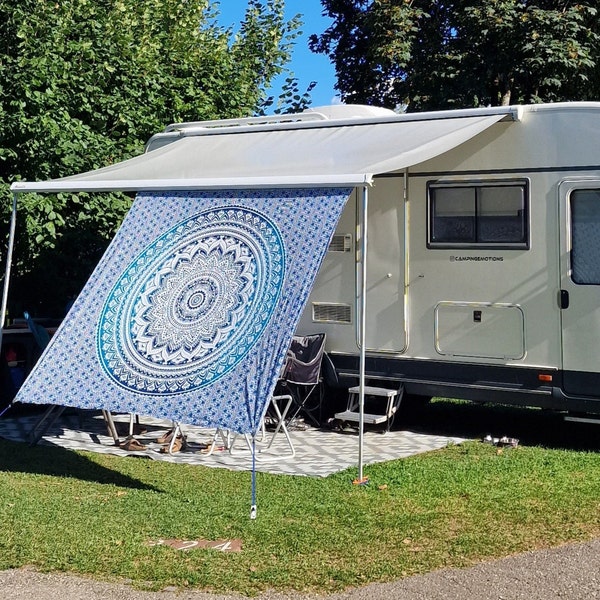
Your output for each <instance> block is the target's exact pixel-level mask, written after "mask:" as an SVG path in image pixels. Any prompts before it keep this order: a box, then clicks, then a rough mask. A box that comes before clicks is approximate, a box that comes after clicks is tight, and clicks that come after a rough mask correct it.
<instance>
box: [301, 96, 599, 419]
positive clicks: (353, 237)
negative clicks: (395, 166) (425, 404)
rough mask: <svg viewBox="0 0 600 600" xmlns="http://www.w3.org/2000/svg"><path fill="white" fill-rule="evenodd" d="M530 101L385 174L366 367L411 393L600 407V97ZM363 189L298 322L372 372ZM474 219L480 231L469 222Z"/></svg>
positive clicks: (348, 361) (373, 224) (347, 361)
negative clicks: (510, 115) (362, 265)
mask: <svg viewBox="0 0 600 600" xmlns="http://www.w3.org/2000/svg"><path fill="white" fill-rule="evenodd" d="M454 114H455V112H454V111H449V112H446V113H433V118H449V119H451V118H453V115H454ZM518 114H519V120H516V121H506V120H503V121H500V122H498V123H496V124H494V125H492V126H491V127H489V128H488V129H486V130H485V131H484V132H483V133H480V134H479V135H476V136H475V137H473V138H472V139H470V140H468V141H467V142H465V143H463V144H461V145H459V146H458V147H456V148H454V149H452V150H450V151H448V152H446V153H444V154H441V155H439V156H437V157H435V158H433V159H430V160H427V161H425V162H421V163H420V164H415V165H413V166H411V167H410V168H407V169H405V170H402V171H400V172H390V173H380V174H378V175H376V176H375V179H374V183H373V186H372V187H371V188H370V189H369V192H368V194H369V204H368V206H369V212H368V219H367V223H368V236H367V239H368V252H367V286H366V298H367V300H366V307H365V308H366V315H367V327H366V330H367V334H366V352H367V362H366V373H367V377H369V378H372V379H374V380H389V381H392V382H393V381H397V382H402V383H404V386H405V391H406V392H408V393H412V394H420V395H425V396H434V395H435V396H440V395H443V396H448V397H456V398H466V399H472V400H481V401H499V402H510V403H518V404H519V403H520V404H524V405H535V406H544V407H551V408H556V409H561V410H569V411H578V412H586V413H600V103H560V104H548V105H532V106H523V107H518ZM355 151H356V152H357V153H360V151H361V149H360V147H357V148H356V150H355ZM359 193H360V191H359V190H358V189H357V190H355V192H354V193H353V195H352V197H351V198H350V200H349V202H348V205H347V207H346V210H345V212H344V213H343V215H342V218H341V220H340V222H339V225H338V228H337V231H336V234H335V236H334V238H333V240H332V245H331V247H330V251H329V252H328V253H327V256H326V258H325V260H324V263H323V265H322V267H321V271H320V273H319V276H318V278H317V281H316V283H315V286H314V289H313V292H312V294H311V296H310V298H309V302H308V305H307V307H306V310H305V312H304V315H303V317H302V319H301V322H300V325H299V328H298V331H299V333H301V334H308V333H315V332H325V333H326V334H327V350H328V353H329V355H330V356H331V358H332V360H333V363H334V365H335V367H336V370H337V372H338V373H339V374H340V375H346V376H357V375H358V355H359V351H360V343H359V342H360V341H359V336H358V324H357V316H358V315H359V314H360V306H359V299H360V297H361V290H360V277H359V273H358V265H359V260H360V256H359V249H360V239H359V236H360V231H361V227H360V226H361V223H360V218H359V210H358V205H359V202H358V198H359ZM438 198H439V200H438ZM472 198H476V200H475V201H474V202H475V204H474V205H475V206H476V207H477V208H476V209H475V210H476V213H477V214H473V212H472V206H473V203H472V201H471V199H472ZM519 198H521V200H519ZM519 202H521V204H520V205H519ZM505 205H506V206H505ZM519 206H520V208H518V207H519ZM482 207H483V208H482ZM507 207H508V208H507ZM514 207H517V210H513V208H514ZM480 210H481V212H478V211H480ZM484 210H485V213H484ZM574 210H576V211H577V215H576V217H574V212H573V211H574ZM473 219H475V221H476V223H477V224H476V227H477V228H479V230H480V232H478V233H477V235H478V236H479V235H480V234H481V238H479V237H477V239H475V238H473V237H468V236H470V235H472V224H473V222H474V221H473ZM467 221H468V223H469V225H468V227H467V229H468V232H467V237H465V238H464V239H463V238H462V236H463V235H464V231H463V230H462V229H461V225H460V223H461V222H463V223H464V222H467ZM448 223H450V225H448ZM469 228H471V229H469ZM494 228H496V231H492V230H493V229H494ZM519 228H521V229H520V230H519ZM445 229H450V230H451V231H450V233H447V232H446V231H445ZM463 229H464V228H463ZM439 231H441V232H442V233H441V234H440V238H439V239H438V238H437V237H436V235H437V234H438V232H439ZM481 232H483V233H481ZM515 232H516V233H515ZM494 236H496V237H494ZM440 240H441V242H440ZM498 240H499V241H498ZM574 244H575V245H576V250H577V264H575V265H574V264H573V260H572V258H573V246H574Z"/></svg>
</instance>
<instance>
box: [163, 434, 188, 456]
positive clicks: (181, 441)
mask: <svg viewBox="0 0 600 600" xmlns="http://www.w3.org/2000/svg"><path fill="white" fill-rule="evenodd" d="M170 446H171V444H170V443H169V444H166V445H164V446H162V447H161V449H160V451H161V452H162V453H163V454H167V453H168V452H169V447H170ZM186 448H187V442H186V441H185V438H184V437H182V436H180V435H178V436H177V438H176V439H175V442H173V447H172V448H171V453H173V452H179V451H180V450H185V449H186Z"/></svg>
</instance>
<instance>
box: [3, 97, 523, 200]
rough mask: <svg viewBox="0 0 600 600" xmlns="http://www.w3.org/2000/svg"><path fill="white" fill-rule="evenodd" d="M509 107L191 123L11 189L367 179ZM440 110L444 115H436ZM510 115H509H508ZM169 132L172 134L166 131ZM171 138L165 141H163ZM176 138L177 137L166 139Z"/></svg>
mask: <svg viewBox="0 0 600 600" xmlns="http://www.w3.org/2000/svg"><path fill="white" fill-rule="evenodd" d="M513 112H514V111H512V109H510V108H509V107H502V108H498V109H492V110H491V109H487V110H486V109H477V110H469V111H448V112H447V115H449V116H448V117H446V116H445V115H444V113H439V112H438V113H432V114H434V115H435V117H427V116H426V115H423V116H419V117H418V118H415V115H392V116H390V117H387V116H386V117H377V118H367V119H364V118H363V119H344V120H331V121H320V122H310V123H300V124H295V123H289V124H287V123H285V122H283V123H279V124H277V125H271V126H266V127H261V126H242V127H215V128H207V127H201V126H199V127H196V128H189V129H182V130H181V131H175V132H170V133H168V134H159V136H158V137H160V135H163V136H165V140H164V141H169V142H170V143H168V144H166V145H163V146H162V147H160V148H158V149H156V150H151V151H149V152H146V153H145V154H143V155H141V156H138V157H135V158H132V159H130V160H126V161H124V162H120V163H117V164H115V165H112V166H109V167H105V168H102V169H98V170H95V171H89V172H87V173H81V174H79V175H74V176H71V177H64V178H61V179H55V180H50V181H42V182H16V183H14V184H13V185H12V186H11V189H12V191H13V192H59V191H110V190H122V191H156V190H192V189H211V188H228V189H236V188H261V187H270V188H273V187H302V186H307V185H318V186H340V185H353V186H354V185H360V184H364V183H369V182H370V181H371V179H372V178H373V176H374V175H377V174H381V173H389V172H392V171H398V170H400V169H404V168H406V167H409V166H411V165H415V164H418V163H420V162H423V161H425V160H428V159H430V158H433V157H435V156H437V155H439V154H443V153H444V152H447V151H448V150H451V149H452V148H455V147H456V146H458V145H459V144H462V143H463V142H466V141H467V140H469V139H471V138H472V137H474V136H476V135H477V134H479V133H481V132H482V131H484V130H486V129H487V128H489V127H490V126H492V125H493V124H494V123H497V122H498V121H500V120H502V119H506V118H509V119H511V120H512V118H514V114H513ZM441 115H444V116H441ZM511 117H512V118H511ZM169 136H170V137H169ZM167 137H169V139H166V138H167ZM173 138H175V141H171V140H172V139H173Z"/></svg>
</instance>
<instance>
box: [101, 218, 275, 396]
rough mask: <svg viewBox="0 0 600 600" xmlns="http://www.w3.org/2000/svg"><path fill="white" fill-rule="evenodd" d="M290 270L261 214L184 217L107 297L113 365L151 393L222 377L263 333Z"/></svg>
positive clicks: (104, 316)
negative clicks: (287, 269) (287, 270)
mask: <svg viewBox="0 0 600 600" xmlns="http://www.w3.org/2000/svg"><path fill="white" fill-rule="evenodd" d="M284 270H285V252H284V246H283V242H282V238H281V235H280V233H279V231H278V229H277V227H276V226H275V225H274V224H273V222H272V221H271V220H269V219H268V218H267V217H266V216H264V215H262V214H260V213H259V212H257V211H254V210H252V209H249V208H242V207H228V208H226V209H218V210H207V211H204V212H202V213H200V214H198V215H195V216H193V217H192V218H189V219H187V220H185V221H183V222H181V223H179V224H178V225H176V226H175V227H173V228H172V229H170V230H169V231H167V232H166V233H165V234H164V235H162V236H160V237H159V238H158V239H156V240H155V241H154V242H153V243H152V244H150V245H149V246H148V247H147V248H146V249H145V250H143V251H142V253H141V254H139V255H138V256H137V258H135V259H134V260H133V262H132V263H131V264H130V265H129V266H128V267H127V268H126V269H125V271H124V272H123V274H122V275H121V277H120V278H119V279H118V281H117V282H116V284H115V285H114V287H113V289H112V290H111V291H110V293H109V294H108V297H107V299H106V302H105V303H104V307H103V309H102V312H101V316H100V320H99V325H98V329H97V340H96V342H97V350H98V356H99V358H100V362H101V364H102V367H103V369H104V371H105V372H106V373H107V374H108V375H109V376H110V377H111V378H112V379H113V380H114V381H115V382H116V383H117V384H118V385H119V386H121V387H123V388H126V389H129V390H132V391H135V392H141V393H144V394H152V395H172V394H178V393H183V392H190V391H192V390H194V389H198V388H201V387H204V386H207V385H210V384H212V383H214V382H215V381H217V380H218V379H220V378H222V377H223V376H224V375H225V374H227V373H228V372H229V371H231V369H233V368H234V367H235V366H236V365H237V364H238V363H239V362H240V361H241V360H242V359H243V358H244V356H246V355H247V354H248V352H249V351H250V350H251V349H252V347H253V346H254V345H255V344H256V342H257V340H258V339H259V338H260V336H261V334H262V332H263V331H264V329H265V327H266V326H267V324H268V322H269V319H270V317H271V316H272V313H273V311H274V309H275V306H276V304H277V301H278V298H279V295H280V293H281V288H282V286H283V280H284Z"/></svg>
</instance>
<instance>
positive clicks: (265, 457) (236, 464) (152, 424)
mask: <svg viewBox="0 0 600 600" xmlns="http://www.w3.org/2000/svg"><path fill="white" fill-rule="evenodd" d="M38 419H39V415H38V414H34V415H22V416H18V417H10V418H6V417H5V418H2V419H0V438H4V439H6V440H10V441H15V442H27V440H28V434H29V432H30V431H31V430H32V428H33V427H34V425H35V423H36V422H37V420H38ZM114 421H115V423H116V424H117V426H118V430H119V433H120V434H121V437H120V439H121V440H125V438H126V436H127V433H128V424H129V416H128V415H126V414H117V415H114ZM140 423H141V426H142V428H143V430H145V431H142V432H140V433H139V434H137V433H136V435H135V439H136V440H138V441H139V442H141V443H142V444H144V446H145V449H144V450H142V451H126V450H123V449H121V448H119V447H118V446H116V445H115V442H114V440H113V438H112V437H111V436H110V435H109V434H108V431H107V427H106V423H105V422H104V419H103V418H102V415H101V413H99V412H95V411H80V412H79V413H77V412H73V413H70V414H63V415H62V416H61V417H60V418H59V419H58V420H57V421H56V422H55V423H54V424H53V425H52V427H50V428H49V429H48V431H47V432H46V433H45V435H44V436H43V437H42V439H41V440H40V441H39V444H45V445H53V446H60V447H62V448H68V449H71V450H84V451H90V452H101V453H105V454H116V455H119V456H137V457H145V458H149V459H153V460H165V461H169V462H174V463H183V464H192V465H204V466H207V467H219V468H225V469H230V470H236V471H248V470H250V469H251V468H252V459H251V454H250V450H249V447H248V445H247V443H246V440H245V438H244V437H243V436H238V437H237V438H236V439H235V441H234V444H233V450H232V451H231V452H230V451H229V450H228V449H226V448H225V447H224V444H223V441H224V440H223V439H222V438H221V437H220V436H217V445H216V447H217V449H216V450H215V451H214V452H213V453H212V454H210V455H209V454H207V451H206V446H207V445H210V443H211V441H212V440H213V437H214V434H215V430H214V429H204V428H201V427H193V426H185V425H184V426H183V431H184V433H185V435H186V437H187V448H186V449H185V450H182V451H179V452H176V453H174V454H168V453H164V452H161V448H162V445H161V444H159V443H158V442H157V439H158V438H159V437H160V436H161V435H164V434H165V433H166V432H167V431H168V430H169V429H170V428H171V426H172V424H171V422H169V421H161V420H158V419H155V418H152V417H145V416H144V417H140ZM266 435H267V436H270V435H272V432H269V431H267V432H266ZM290 437H291V439H292V442H293V445H294V448H295V451H296V454H295V456H293V457H292V456H290V454H291V453H290V449H289V446H288V445H287V442H286V440H285V436H284V435H283V434H282V433H278V434H277V436H276V437H275V439H274V441H273V443H272V445H271V447H270V448H269V449H268V450H266V449H265V450H263V451H262V452H259V454H258V455H257V456H258V460H257V462H256V470H257V471H261V472H265V473H274V474H286V475H308V476H313V477H327V476H328V475H331V474H332V473H336V472H338V471H342V470H344V469H347V468H348V467H352V466H356V465H357V464H358V435H357V434H355V433H354V434H353V433H341V432H339V431H332V430H329V429H319V428H316V427H307V428H306V429H305V430H298V429H292V431H290ZM363 439H364V444H363V464H365V465H368V464H373V463H378V462H384V461H388V460H394V459H398V458H405V457H407V456H412V455H414V454H418V453H421V452H429V451H431V450H437V449H440V448H444V447H446V446H448V445H450V444H458V443H461V442H462V441H464V438H459V437H447V436H443V435H430V434H426V433H418V432H414V431H406V430H405V431H402V430H399V431H396V430H392V431H390V432H388V433H385V434H382V433H378V432H375V431H369V432H367V433H366V434H365V436H364V438H363ZM257 448H258V449H261V448H265V444H260V443H259V444H257Z"/></svg>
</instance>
